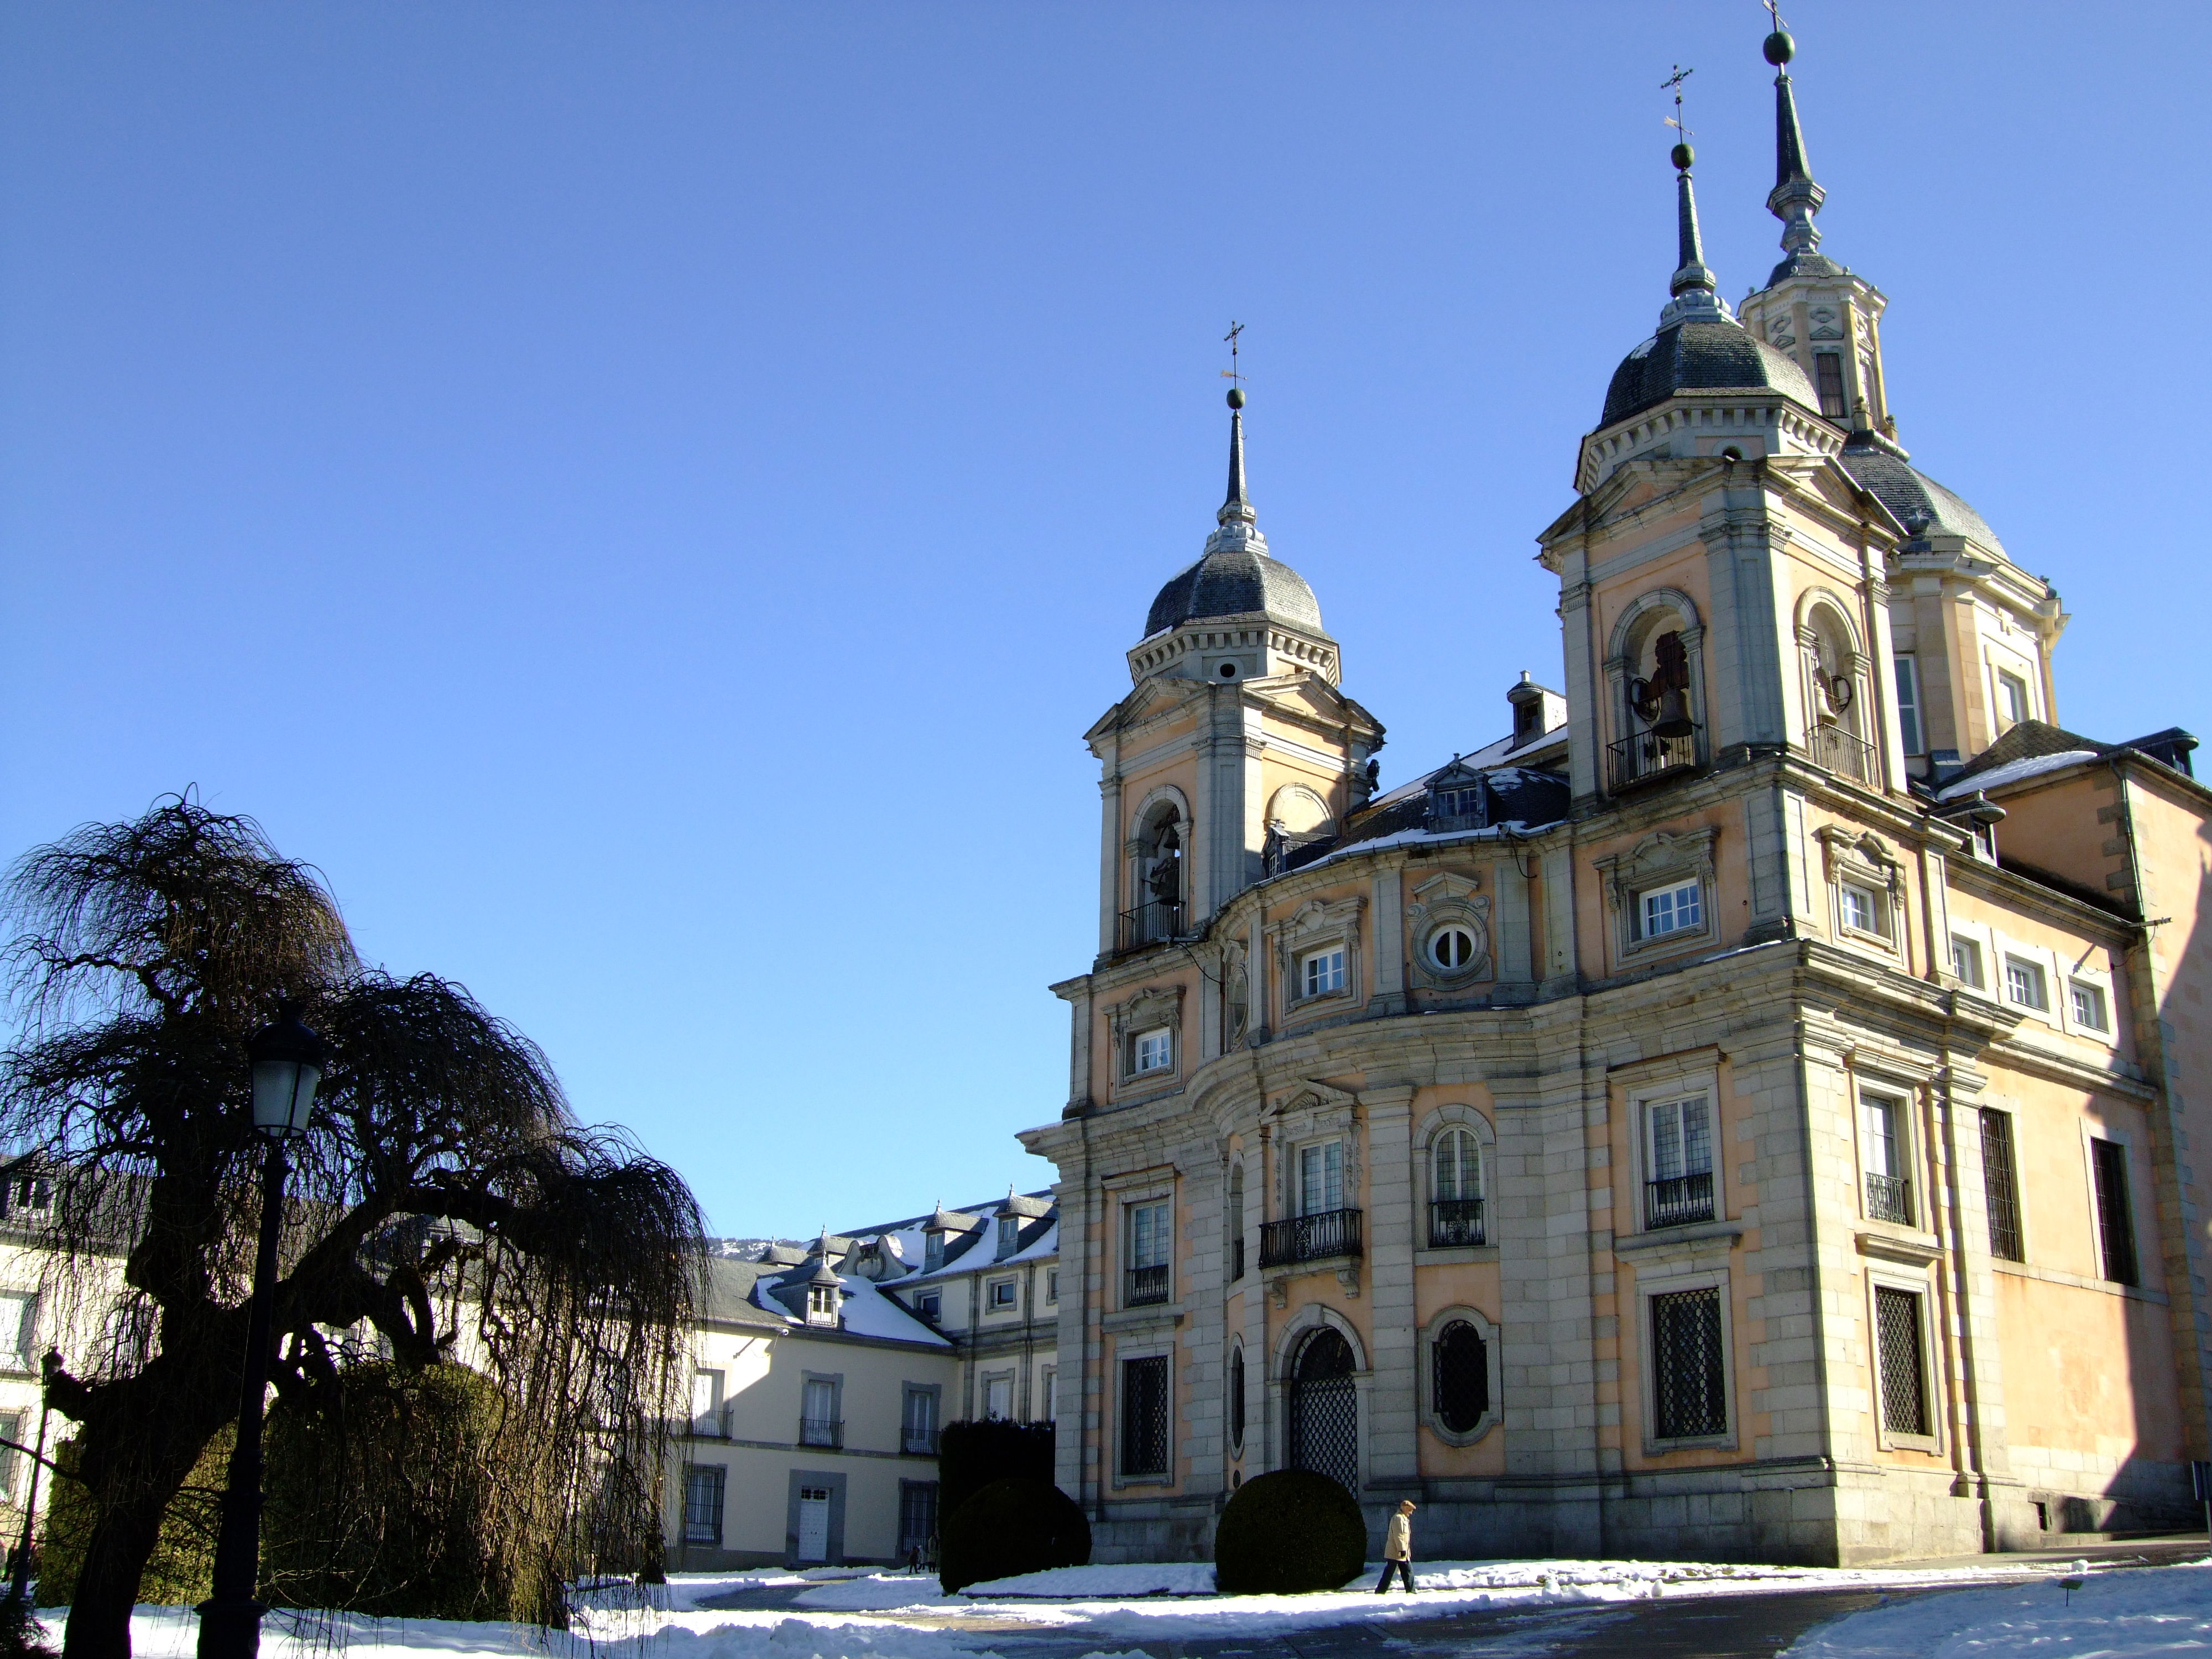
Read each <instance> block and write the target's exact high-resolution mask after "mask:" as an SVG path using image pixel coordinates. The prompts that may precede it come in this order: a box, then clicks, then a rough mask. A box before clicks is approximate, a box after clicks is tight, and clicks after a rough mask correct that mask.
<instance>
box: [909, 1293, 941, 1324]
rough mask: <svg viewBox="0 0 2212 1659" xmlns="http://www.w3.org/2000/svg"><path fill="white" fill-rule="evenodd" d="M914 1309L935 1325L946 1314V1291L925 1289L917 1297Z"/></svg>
mask: <svg viewBox="0 0 2212 1659" xmlns="http://www.w3.org/2000/svg"><path fill="white" fill-rule="evenodd" d="M914 1310H915V1312H916V1313H918V1314H920V1315H921V1316H922V1317H923V1318H924V1319H927V1321H928V1322H930V1323H931V1324H933V1325H934V1324H935V1323H937V1322H938V1321H939V1320H940V1319H942V1318H943V1317H944V1316H945V1293H944V1292H943V1291H923V1292H922V1293H921V1295H920V1296H918V1297H915V1299H914Z"/></svg>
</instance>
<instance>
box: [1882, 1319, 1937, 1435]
mask: <svg viewBox="0 0 2212 1659" xmlns="http://www.w3.org/2000/svg"><path fill="white" fill-rule="evenodd" d="M1874 1322H1875V1345H1876V1346H1878V1347H1879V1348H1880V1349H1881V1425H1882V1426H1883V1427H1884V1428H1886V1429H1887V1430H1888V1431H1890V1432H1891V1433H1892V1434H1926V1433H1927V1432H1928V1390H1927V1386H1926V1383H1925V1381H1924V1374H1923V1371H1922V1370H1921V1364H1920V1297H1918V1296H1917V1294H1915V1293H1914V1292H1913V1291H1897V1290H1892V1289H1891V1288H1890V1287H1889V1286H1888V1285H1875V1290H1874Z"/></svg>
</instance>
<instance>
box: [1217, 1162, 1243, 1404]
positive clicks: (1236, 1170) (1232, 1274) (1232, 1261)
mask: <svg viewBox="0 0 2212 1659" xmlns="http://www.w3.org/2000/svg"><path fill="white" fill-rule="evenodd" d="M1221 1220H1222V1225H1223V1227H1224V1228H1225V1230H1226V1231H1227V1232H1228V1234H1229V1282H1230V1283H1231V1284H1232V1285H1234V1284H1235V1283H1236V1282H1237V1280H1238V1279H1242V1278H1243V1277H1244V1166H1243V1164H1234V1165H1232V1166H1231V1169H1230V1171H1229V1211H1228V1213H1227V1214H1226V1215H1225V1216H1223V1217H1222V1218H1221ZM1243 1363H1244V1362H1243V1359H1242V1358H1239V1359H1238V1360H1237V1364H1240V1365H1241V1364H1243Z"/></svg>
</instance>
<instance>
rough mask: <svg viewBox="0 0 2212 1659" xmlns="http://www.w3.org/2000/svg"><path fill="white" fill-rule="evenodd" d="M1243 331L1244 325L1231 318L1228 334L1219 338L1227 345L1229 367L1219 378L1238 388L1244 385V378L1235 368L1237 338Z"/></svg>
mask: <svg viewBox="0 0 2212 1659" xmlns="http://www.w3.org/2000/svg"><path fill="white" fill-rule="evenodd" d="M1243 331H1244V325H1243V324H1242V323H1240V322H1238V321H1237V320H1236V319H1234V318H1231V319H1230V323H1229V332H1228V333H1226V334H1225V335H1223V336H1222V338H1223V339H1224V340H1226V341H1227V342H1228V343H1229V367H1228V368H1225V369H1223V370H1222V371H1221V378H1222V379H1223V380H1227V381H1229V382H1230V383H1231V385H1232V386H1237V387H1239V388H1241V387H1242V386H1243V384H1244V376H1243V374H1241V373H1239V372H1238V368H1237V336H1238V335H1240V334H1242V333H1243Z"/></svg>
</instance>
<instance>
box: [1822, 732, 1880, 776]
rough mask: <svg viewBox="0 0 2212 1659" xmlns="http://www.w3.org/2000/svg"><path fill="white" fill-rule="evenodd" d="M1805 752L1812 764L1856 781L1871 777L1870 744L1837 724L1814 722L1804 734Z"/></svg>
mask: <svg viewBox="0 0 2212 1659" xmlns="http://www.w3.org/2000/svg"><path fill="white" fill-rule="evenodd" d="M1805 749H1806V752H1807V753H1808V754H1809V755H1811V756H1812V757H1813V764H1814V765H1815V766H1817V767H1819V768H1820V769H1821V770H1823V771H1826V772H1833V773H1834V774H1835V775H1837V776H1838V777H1843V778H1850V780H1852V781H1854V782H1856V783H1864V784H1871V783H1873V782H1874V781H1875V763H1874V745H1873V744H1870V743H1867V742H1864V741H1863V740H1861V739H1860V738H1858V737H1857V736H1856V735H1854V734H1853V733H1851V732H1848V731H1846V730H1844V728H1843V727H1842V726H1814V728H1813V729H1812V731H1810V732H1808V733H1806V736H1805Z"/></svg>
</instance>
